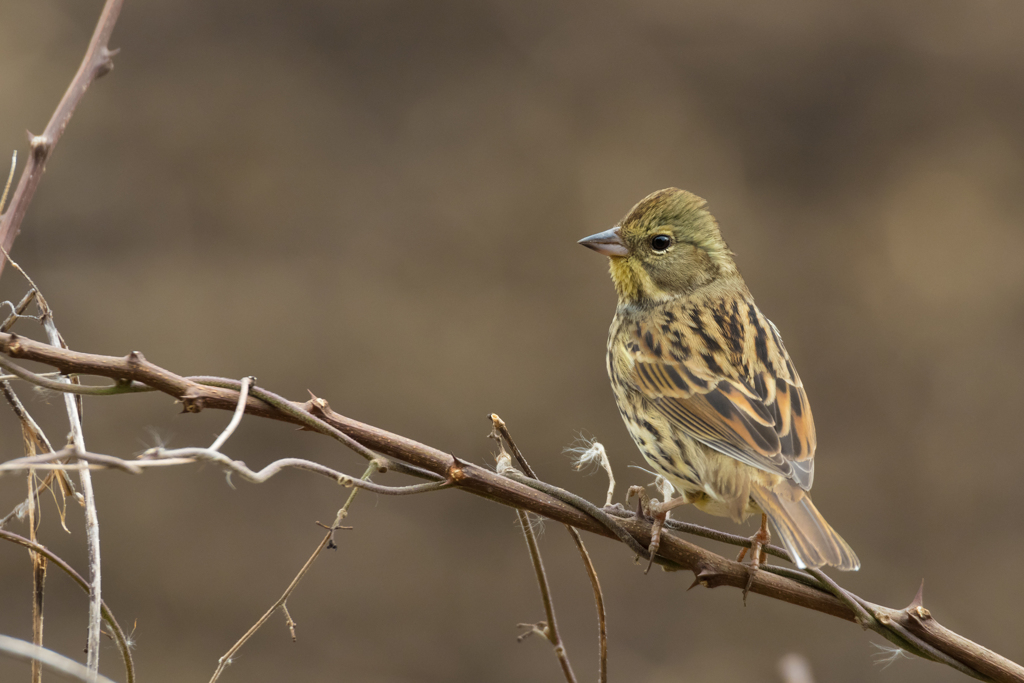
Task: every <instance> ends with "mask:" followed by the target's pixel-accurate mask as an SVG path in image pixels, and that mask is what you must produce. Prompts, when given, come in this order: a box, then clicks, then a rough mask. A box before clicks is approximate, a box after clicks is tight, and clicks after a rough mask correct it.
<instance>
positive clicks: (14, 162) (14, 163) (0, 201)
mask: <svg viewBox="0 0 1024 683" xmlns="http://www.w3.org/2000/svg"><path fill="white" fill-rule="evenodd" d="M17 168H18V150H14V153H13V154H11V170H10V171H9V172H8V173H7V183H6V184H4V193H3V194H2V195H0V216H2V215H3V213H4V206H5V205H6V204H7V192H8V191H9V190H10V189H11V181H12V180H14V171H15V170H16V169H17Z"/></svg>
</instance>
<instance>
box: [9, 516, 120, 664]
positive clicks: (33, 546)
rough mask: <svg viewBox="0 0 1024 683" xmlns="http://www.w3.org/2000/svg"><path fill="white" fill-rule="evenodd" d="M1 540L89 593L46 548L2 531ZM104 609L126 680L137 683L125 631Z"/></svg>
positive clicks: (83, 582) (78, 577)
mask: <svg viewBox="0 0 1024 683" xmlns="http://www.w3.org/2000/svg"><path fill="white" fill-rule="evenodd" d="M0 539H3V540H5V541H10V542H11V543H17V544H18V545H21V546H24V547H26V548H28V549H29V550H32V551H33V552H36V553H39V554H40V555H42V556H43V557H45V558H46V559H48V560H49V561H50V562H51V563H53V564H54V565H55V566H56V567H58V568H59V569H60V570H61V571H63V572H64V573H65V574H67V575H68V576H70V577H71V579H72V580H73V581H74V582H75V583H77V584H78V585H79V586H80V587H81V588H82V590H84V591H85V592H86V593H88V592H89V582H88V581H86V580H85V579H84V578H83V577H82V575H81V574H79V573H78V572H77V571H75V569H74V567H72V566H71V565H70V564H68V563H67V562H65V561H64V560H63V559H61V558H60V556H58V555H56V554H54V553H53V552H52V551H51V550H50V549H49V548H47V547H46V546H43V545H40V544H39V543H35V542H33V541H31V540H29V539H27V538H25V537H24V536H19V535H18V534H12V533H11V532H9V531H4V530H2V529H0ZM101 606H102V608H103V619H104V621H106V622H107V626H109V627H110V630H111V632H112V633H113V636H114V642H116V643H117V647H118V649H119V650H120V651H121V657H122V658H123V659H124V666H125V672H126V678H127V680H128V683H135V664H134V662H132V655H131V649H130V647H129V645H128V639H127V638H126V637H125V635H124V631H122V630H121V626H120V625H118V623H117V619H115V618H114V613H113V612H111V611H110V608H108V607H107V604H106V603H102V605H101Z"/></svg>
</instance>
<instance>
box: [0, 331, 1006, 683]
mask: <svg viewBox="0 0 1024 683" xmlns="http://www.w3.org/2000/svg"><path fill="white" fill-rule="evenodd" d="M0 353H4V354H6V355H8V356H10V357H12V358H19V359H25V360H31V361H38V362H41V363H44V364H46V365H49V366H50V367H52V368H55V369H58V370H60V371H62V372H64V373H75V374H81V375H93V376H97V377H106V378H109V379H113V380H115V381H138V382H142V383H143V384H146V385H148V386H150V387H153V388H155V389H157V390H159V391H161V392H164V393H166V394H168V395H170V396H173V397H175V398H177V399H179V400H181V401H182V402H183V403H184V404H185V407H186V410H187V411H188V412H198V411H199V410H201V409H203V408H215V409H220V410H231V411H233V410H235V409H236V407H237V404H238V393H237V391H235V390H230V389H225V388H222V387H220V386H209V385H206V384H202V383H200V382H199V381H197V379H196V378H191V379H190V378H186V377H182V376H180V375H176V374H174V373H172V372H169V371H168V370H166V369H164V368H161V367H159V366H156V365H153V364H152V363H149V362H148V361H146V360H145V359H143V358H142V356H141V354H131V355H129V356H128V357H126V358H116V357H113V356H101V355H95V354H87V353H80V352H76V351H69V350H64V349H57V348H54V347H52V346H50V345H48V344H43V343H40V342H35V341H32V340H30V339H27V338H25V337H22V336H19V335H13V334H4V333H0ZM225 381H226V380H225ZM238 386H239V385H238V384H237V382H236V384H235V387H238ZM288 403H289V405H290V406H292V407H293V408H294V409H296V410H297V411H305V413H306V414H307V415H308V416H312V417H315V418H317V419H318V420H320V421H322V422H323V423H325V424H327V425H329V426H330V428H331V429H333V430H337V431H340V432H343V433H344V434H346V435H347V436H349V437H350V438H351V439H353V440H355V441H357V442H358V443H360V444H362V445H363V446H364V447H365V448H367V449H370V450H371V451H373V452H376V453H379V454H381V455H383V456H386V457H388V458H389V459H390V461H391V463H392V465H394V464H396V463H397V462H398V461H400V462H401V463H404V464H405V465H407V466H408V467H409V471H410V472H411V473H414V475H415V476H420V477H424V478H428V479H431V480H434V481H438V480H443V479H450V480H451V481H452V483H453V485H454V486H456V487H458V488H460V489H462V490H464V491H468V492H470V493H473V494H476V495H479V496H482V497H484V498H487V499H489V500H493V501H496V502H499V503H502V504H504V505H508V506H510V507H514V508H521V509H524V510H527V511H529V512H533V513H536V514H539V515H541V516H544V517H547V518H549V519H553V520H555V521H557V522H562V523H564V524H571V525H572V526H575V527H576V528H578V529H580V530H583V531H589V532H591V533H596V534H599V535H602V536H607V537H612V538H619V539H620V540H622V541H623V542H624V543H627V544H630V547H631V548H632V547H633V546H636V547H637V548H639V549H640V550H645V548H646V546H647V545H649V544H650V532H651V525H650V523H649V522H647V521H646V520H642V519H637V518H636V517H632V518H619V519H614V518H612V517H610V516H609V515H608V514H607V513H605V512H604V511H603V510H600V509H599V508H596V507H595V506H593V505H591V504H589V503H587V502H586V501H582V499H579V500H580V501H582V502H574V503H568V502H566V501H567V500H574V497H573V496H572V494H569V493H568V492H567V491H562V490H561V489H557V487H551V486H550V485H547V484H544V483H543V482H535V481H532V480H529V479H527V478H524V479H518V478H512V477H504V476H501V475H499V474H497V473H496V472H493V471H489V470H487V469H485V468H483V467H478V466H476V465H473V464H471V463H468V462H465V461H463V460H460V459H456V458H454V457H453V456H452V455H450V454H448V453H445V452H443V451H440V450H438V449H436V448H431V447H430V446H427V445H425V444H422V443H419V442H416V441H413V440H412V439H408V438H406V437H403V436H400V435H398V434H394V433H392V432H388V431H385V430H382V429H379V428H377V427H373V426H371V425H367V424H365V423H362V422H359V421H357V420H353V419H351V418H348V417H345V416H344V415H340V414H338V413H336V412H334V411H333V410H331V408H330V406H329V405H328V404H327V401H325V400H323V399H312V400H310V401H307V402H305V403H299V402H288ZM246 412H247V413H249V414H251V415H257V416H261V417H269V418H272V419H276V420H282V421H285V422H290V423H292V424H298V425H301V426H305V424H306V423H305V422H304V421H303V420H300V419H298V418H297V417H296V416H295V415H293V414H290V413H286V412H284V411H281V410H278V409H277V408H276V407H274V406H272V405H270V404H268V403H265V402H263V401H261V400H259V399H257V398H255V397H254V396H250V397H249V399H248V400H247V402H246ZM317 431H323V432H324V433H329V432H328V431H326V430H322V429H318V430H317ZM332 436H333V434H332ZM395 469H396V470H397V467H396V468H395ZM556 494H557V495H556ZM576 498H578V497H576ZM587 505H589V506H590V507H589V508H588V507H586V506H587ZM599 514H604V515H605V516H606V517H607V518H608V520H611V522H610V524H611V525H609V523H606V522H605V521H602V520H600V517H599ZM616 526H617V527H619V528H620V529H621V530H622V531H623V532H624V533H625V535H626V537H628V539H630V540H629V541H627V539H626V538H622V537H621V536H619V533H618V532H616V531H615V527H616ZM630 541H631V543H630ZM659 556H660V559H661V561H663V562H666V563H669V564H671V565H672V566H675V567H678V568H683V569H688V570H691V571H693V572H694V574H696V577H697V583H699V584H700V585H703V586H706V587H709V588H712V587H718V586H732V587H734V588H739V589H742V588H743V587H744V586H746V585H747V581H748V578H749V574H748V572H747V569H746V567H745V566H744V565H741V564H738V563H736V562H733V561H732V560H729V559H726V558H724V557H722V556H720V555H718V554H716V553H713V552H711V551H709V550H706V549H704V548H701V547H699V546H696V545H694V544H692V543H689V542H688V541H686V540H684V539H682V538H679V537H678V536H676V535H673V534H664V535H663V539H662V544H661V549H660V551H659ZM750 592H751V593H754V594H758V595H764V596H767V597H771V598H774V599H777V600H782V601H784V602H789V603H791V604H794V605H797V606H800V607H806V608H808V609H813V610H816V611H819V612H823V613H825V614H830V615H832V616H835V617H838V618H841V619H846V620H849V621H854V620H855V614H854V612H853V611H852V610H851V609H850V608H849V607H848V606H847V605H846V604H844V603H843V602H842V601H840V600H839V599H837V598H836V597H835V596H833V595H832V594H831V593H828V592H827V591H823V590H822V589H820V588H817V587H814V586H813V585H808V584H807V583H804V582H802V581H800V580H796V579H792V578H788V577H784V576H779V575H777V574H774V573H772V572H769V571H763V572H758V574H757V575H756V576H755V578H754V581H753V582H752V583H751V585H750ZM874 610H875V613H876V614H885V615H887V616H889V618H890V619H891V620H892V621H894V622H895V623H898V624H899V625H900V626H901V627H903V628H905V629H906V630H908V631H909V632H910V633H912V634H914V635H915V636H917V637H918V638H920V639H922V640H923V641H924V642H927V643H928V644H930V645H932V646H933V647H935V648H937V649H938V650H940V651H942V652H944V653H946V654H947V655H949V656H950V657H952V658H953V659H955V660H957V661H959V662H962V663H966V664H967V665H968V666H970V667H971V668H972V669H973V670H975V671H977V672H979V673H981V674H982V675H986V676H988V677H990V678H992V679H993V680H996V681H1000V682H1002V681H1015V682H1017V683H1020V682H1024V667H1021V666H1020V665H1018V664H1015V663H1014V662H1011V661H1010V660H1008V659H1006V658H1005V657H1001V656H999V655H998V654H996V653H994V652H992V651H990V650H988V649H986V648H983V647H981V646H980V645H978V644H977V643H973V642H971V641H969V640H967V639H966V638H963V637H962V636H959V635H958V634H956V633H953V632H952V631H950V630H949V629H946V628H945V627H943V626H941V625H940V624H938V623H937V622H936V621H935V619H934V618H932V617H930V616H929V617H928V618H922V617H919V616H916V615H914V614H910V613H908V612H907V611H906V610H894V609H890V608H884V607H875V608H874Z"/></svg>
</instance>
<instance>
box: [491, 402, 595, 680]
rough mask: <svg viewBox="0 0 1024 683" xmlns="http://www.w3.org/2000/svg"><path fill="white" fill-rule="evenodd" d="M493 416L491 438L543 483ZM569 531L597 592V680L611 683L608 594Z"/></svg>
mask: <svg viewBox="0 0 1024 683" xmlns="http://www.w3.org/2000/svg"><path fill="white" fill-rule="evenodd" d="M490 417H491V424H492V426H493V432H492V435H491V438H495V435H497V436H499V437H500V440H498V439H496V440H498V444H499V446H500V445H501V442H502V440H504V442H505V443H506V444H508V447H509V448H510V449H511V450H512V454H513V455H514V456H515V458H516V461H517V462H518V463H519V466H520V467H522V468H523V471H524V472H526V473H527V475H528V476H529V477H530V478H532V479H536V480H539V477H538V476H537V474H536V473H535V472H534V471H533V468H532V467H530V463H528V462H527V461H526V456H524V455H523V453H522V451H520V450H519V446H517V445H516V442H515V441H513V440H512V434H511V432H509V430H508V425H506V424H505V421H504V420H502V419H501V418H500V417H498V415H497V414H495V413H491V416H490ZM601 452H602V453H603V452H604V449H603V448H602V449H601ZM605 460H606V461H607V458H605ZM608 476H609V477H611V469H610V468H609V471H608ZM614 481H615V480H614V479H612V482H613V484H612V487H613V488H614ZM519 512H520V515H522V516H523V517H522V518H521V519H520V522H522V521H523V518H525V515H526V513H525V512H522V511H519ZM565 528H566V530H567V531H568V532H569V535H570V536H572V540H573V543H575V544H576V550H578V551H579V553H580V558H581V559H582V560H583V566H584V567H585V568H586V570H587V577H588V578H589V579H590V586H591V588H592V589H593V591H594V604H595V606H596V608H597V634H598V665H597V678H598V681H599V682H600V683H607V681H608V622H607V617H606V615H605V609H604V594H603V593H602V592H601V582H600V580H598V578H597V570H596V569H595V568H594V562H593V560H591V559H590V553H588V552H587V547H586V546H585V545H584V544H583V538H582V537H581V536H580V532H579V531H577V530H576V528H575V527H573V526H571V525H569V524H566V525H565ZM531 533H532V530H531ZM527 543H529V539H527ZM534 545H536V541H534ZM531 551H532V547H531ZM539 561H540V555H538V556H537V559H536V562H539ZM541 570H542V571H543V566H542V567H541ZM542 592H543V588H542ZM551 624H552V631H554V626H553V624H554V612H553V611H552V615H551ZM552 642H553V641H552ZM566 663H568V660H566Z"/></svg>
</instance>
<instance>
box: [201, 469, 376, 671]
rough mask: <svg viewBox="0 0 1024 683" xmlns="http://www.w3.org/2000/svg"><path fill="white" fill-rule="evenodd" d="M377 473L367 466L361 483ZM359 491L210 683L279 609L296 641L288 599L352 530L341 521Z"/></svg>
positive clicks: (227, 655)
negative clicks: (338, 539)
mask: <svg viewBox="0 0 1024 683" xmlns="http://www.w3.org/2000/svg"><path fill="white" fill-rule="evenodd" d="M376 471H380V464H379V463H377V462H371V463H370V464H369V465H368V466H367V468H366V471H365V472H364V473H363V476H362V477H361V478H360V481H361V482H363V483H364V484H369V483H370V477H371V476H372V475H373V473H374V472H376ZM358 491H359V488H354V489H352V493H350V494H349V495H348V500H346V501H345V504H344V505H343V506H342V507H341V509H340V510H338V514H337V516H336V517H335V520H334V524H332V525H331V526H330V527H328V528H327V534H326V535H325V536H324V538H323V540H322V541H320V544H319V545H318V546H317V547H316V550H314V551H313V554H312V555H310V556H309V559H308V560H306V564H304V565H302V569H300V570H299V573H298V574H296V575H295V578H294V579H292V582H291V583H290V584H288V587H287V588H286V589H285V591H284V593H283V594H282V595H281V597H280V598H278V599H277V602H275V603H274V604H273V605H271V606H270V609H268V610H267V611H266V612H264V613H263V616H261V617H260V618H259V619H258V620H257V621H256V623H255V624H253V626H252V628H250V629H249V630H248V631H246V632H245V634H244V635H243V636H242V637H241V638H239V639H238V642H236V643H235V644H234V645H232V646H231V649H229V650H228V651H227V652H225V653H224V656H223V657H221V658H220V659H219V660H218V661H217V669H216V670H215V671H214V672H213V677H212V678H210V683H216V681H217V679H218V678H220V675H221V674H222V673H223V672H224V669H225V668H227V667H228V665H230V664H231V663H232V660H233V658H234V656H235V655H236V654H238V651H239V650H241V649H242V646H243V645H245V644H246V642H248V640H249V639H250V638H252V636H253V635H254V634H255V633H256V632H257V631H258V630H260V628H261V627H262V626H263V624H265V623H267V621H268V620H269V619H270V617H271V616H273V614H274V612H276V611H277V609H278V608H281V610H282V611H283V612H284V614H285V624H286V625H287V626H288V631H289V632H290V633H291V636H292V640H293V641H294V640H295V639H296V638H295V626H296V624H295V621H293V620H292V616H291V614H289V613H288V607H287V606H286V603H287V602H288V598H289V597H291V594H292V593H293V592H295V588H296V587H297V586H298V585H299V582H300V581H302V579H303V578H304V577H305V576H306V573H307V572H309V568H310V567H312V566H313V563H314V562H316V559H317V558H318V557H320V553H322V552H323V551H324V548H336V547H337V546H336V545H335V543H334V534H335V532H336V531H338V530H339V529H351V528H352V527H350V526H341V520H343V519H345V517H346V516H347V515H348V509H349V507H350V506H351V505H352V501H353V500H355V497H356V493H357V492H358Z"/></svg>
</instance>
